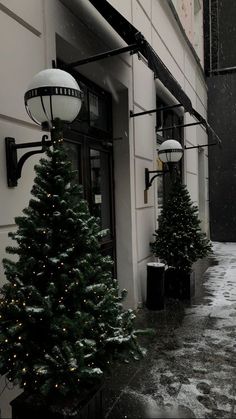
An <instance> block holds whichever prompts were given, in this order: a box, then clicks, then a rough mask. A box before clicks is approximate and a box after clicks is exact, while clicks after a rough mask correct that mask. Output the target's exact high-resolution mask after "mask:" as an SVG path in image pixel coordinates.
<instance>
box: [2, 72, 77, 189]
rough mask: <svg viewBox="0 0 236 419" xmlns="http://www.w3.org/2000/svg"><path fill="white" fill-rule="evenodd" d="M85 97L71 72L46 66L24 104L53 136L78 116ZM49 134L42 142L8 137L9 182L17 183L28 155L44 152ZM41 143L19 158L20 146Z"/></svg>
mask: <svg viewBox="0 0 236 419" xmlns="http://www.w3.org/2000/svg"><path fill="white" fill-rule="evenodd" d="M82 97H83V94H82V92H81V90H80V87H79V85H78V83H77V82H76V80H75V79H74V78H73V77H72V76H71V75H70V74H69V73H67V72H66V71H63V70H59V69H55V68H53V69H47V70H43V71H40V72H39V73H38V74H36V75H35V76H34V77H33V79H32V82H31V83H30V85H29V88H28V90H27V92H26V93H25V107H26V111H27V113H28V115H29V116H30V118H31V119H32V120H33V121H34V122H35V123H36V124H38V125H41V126H42V129H43V130H47V131H50V133H51V140H53V138H54V137H55V136H58V135H59V133H60V130H61V129H62V126H63V124H64V123H70V122H72V121H73V120H74V119H75V118H76V117H77V115H78V113H79V111H80V109H81V104H82ZM47 138H48V137H47V136H45V135H44V136H43V137H42V141H41V142H35V143H34V142H33V143H20V144H16V143H15V139H14V138H9V137H7V138H6V139H5V143H6V160H7V183H8V186H10V187H12V186H17V180H18V179H19V178H20V177H21V169H22V166H23V164H24V162H25V161H26V160H27V158H28V157H30V156H32V155H33V154H37V153H42V152H44V151H45V147H47V146H50V145H51V141H46V139H47ZM39 146H41V150H35V151H30V152H28V153H26V154H24V155H23V156H22V157H21V158H20V160H19V161H18V158H17V150H18V149H20V148H29V147H39Z"/></svg>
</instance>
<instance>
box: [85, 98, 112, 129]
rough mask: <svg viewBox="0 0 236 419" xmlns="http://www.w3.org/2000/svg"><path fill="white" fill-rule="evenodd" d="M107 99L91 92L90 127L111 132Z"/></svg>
mask: <svg viewBox="0 0 236 419" xmlns="http://www.w3.org/2000/svg"><path fill="white" fill-rule="evenodd" d="M107 105H108V104H107V102H106V100H105V97H103V96H100V95H97V94H96V93H93V92H89V117H90V126H91V127H93V128H98V129H100V130H103V131H109V121H108V112H107Z"/></svg>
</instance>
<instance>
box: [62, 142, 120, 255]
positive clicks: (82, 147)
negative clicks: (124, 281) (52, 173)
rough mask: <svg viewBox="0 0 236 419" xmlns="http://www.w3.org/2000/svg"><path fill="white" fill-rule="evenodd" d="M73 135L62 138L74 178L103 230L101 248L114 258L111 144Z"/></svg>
mask: <svg viewBox="0 0 236 419" xmlns="http://www.w3.org/2000/svg"><path fill="white" fill-rule="evenodd" d="M73 137H75V135H73ZM76 137H77V138H76V140H75V138H64V143H65V148H66V152H67V156H68V158H69V159H70V160H71V162H72V167H73V169H74V170H75V171H76V172H77V175H76V180H77V181H78V183H79V184H81V185H82V186H83V191H84V197H85V199H86V200H87V202H88V205H89V209H90V212H91V214H92V215H94V216H95V217H96V218H97V219H98V222H99V224H100V226H101V229H102V230H106V234H105V235H104V237H103V239H102V243H101V244H102V252H103V253H104V255H110V256H112V258H113V260H115V229H114V204H113V202H114V199H113V170H112V161H113V158H112V147H106V146H105V145H103V144H101V142H100V141H98V140H96V139H94V138H91V137H87V136H85V135H79V134H77V135H76Z"/></svg>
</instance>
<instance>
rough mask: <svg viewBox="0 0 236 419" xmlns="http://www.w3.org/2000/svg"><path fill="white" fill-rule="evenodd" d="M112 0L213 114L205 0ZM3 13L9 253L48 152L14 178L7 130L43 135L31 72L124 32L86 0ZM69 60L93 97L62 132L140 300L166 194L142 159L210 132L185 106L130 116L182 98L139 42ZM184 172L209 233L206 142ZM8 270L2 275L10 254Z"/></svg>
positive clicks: (133, 299)
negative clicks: (30, 100) (33, 115)
mask: <svg viewBox="0 0 236 419" xmlns="http://www.w3.org/2000/svg"><path fill="white" fill-rule="evenodd" d="M98 3H99V2H98ZM100 3H107V2H106V1H105V0H103V1H102V2H100ZM109 3H110V5H111V6H113V8H114V10H116V11H118V12H119V13H120V14H121V15H122V16H123V17H125V19H126V20H127V21H128V22H130V23H131V24H132V25H133V26H134V27H135V28H137V30H138V31H140V32H141V33H142V35H143V36H144V37H145V39H146V40H147V41H148V43H149V44H150V45H151V47H152V48H153V50H155V52H156V53H157V54H158V56H159V58H160V59H161V61H162V62H163V63H164V65H165V67H166V68H167V69H168V71H169V73H170V74H171V75H172V77H173V78H174V79H175V80H176V82H177V83H178V86H180V87H181V89H182V91H183V92H184V93H185V94H186V95H187V97H188V98H189V99H190V100H191V102H192V105H193V107H194V109H196V110H197V112H199V114H201V116H202V117H203V118H206V117H207V86H206V82H205V78H204V73H203V69H202V67H203V29H202V24H203V20H202V16H203V10H202V0H201V1H200V0H196V1H194V0H191V1H189V0H186V1H184V0H183V1H182V0H181V1H179V0H173V1H171V0H166V1H163V0H110V1H109ZM0 19H1V25H0V27H1V33H2V36H1V40H0V42H1V51H2V64H1V68H0V74H1V83H0V89H1V103H0V107H1V110H0V120H1V137H2V138H1V141H0V158H1V165H0V171H1V176H0V190H1V211H0V233H1V240H0V256H1V259H2V258H3V257H4V256H5V248H6V246H7V245H8V244H9V243H10V239H9V238H8V232H9V231H12V230H14V228H15V224H14V218H15V217H16V216H17V215H19V214H20V213H21V211H22V209H23V208H24V207H26V206H27V204H28V201H29V199H30V190H31V187H32V184H33V179H34V165H35V163H36V162H37V161H38V159H39V158H40V155H35V156H33V157H31V158H30V159H28V160H27V162H26V163H25V165H24V166H23V170H22V177H21V178H20V179H19V181H18V186H17V187H14V188H10V187H8V186H7V180H6V158H5V143H4V138H5V137H14V138H15V139H16V142H17V143H20V142H26V141H39V140H40V139H41V137H42V132H41V131H40V129H39V128H38V127H37V126H36V125H35V124H34V123H32V121H31V120H30V119H29V117H28V115H27V114H26V111H25V108H24V101H23V96H24V93H25V91H26V89H27V87H28V85H29V83H30V81H31V79H32V77H33V76H34V75H35V74H36V73H37V72H39V71H40V70H43V69H45V68H51V67H52V65H53V62H54V63H56V65H57V66H58V67H61V68H65V65H66V64H69V63H72V62H75V61H77V60H80V59H83V58H87V57H90V56H92V55H95V54H98V53H102V52H105V51H107V50H113V49H115V48H120V47H123V46H126V45H127V43H126V42H125V41H124V39H122V37H121V36H120V35H119V34H118V33H117V31H116V30H115V29H114V28H113V27H112V26H111V25H110V23H108V21H107V19H105V18H104V16H103V15H102V13H101V12H99V10H98V9H97V8H96V7H94V4H93V2H92V1H89V0H61V1H60V0H50V1H48V0H21V1H20V2H19V1H18V0H11V1H10V2H9V1H8V0H2V1H0ZM6 40H7V42H6ZM71 72H72V74H73V75H74V77H75V78H76V79H77V80H78V83H79V84H80V86H81V88H82V89H83V91H84V94H85V99H84V104H83V108H82V111H81V113H80V114H79V116H78V118H77V119H76V121H75V122H74V123H73V124H71V126H70V127H69V129H68V130H67V131H66V132H65V135H64V139H65V147H66V148H67V150H68V154H69V156H70V158H71V160H72V163H73V166H74V167H75V168H76V169H77V170H78V182H79V183H82V184H83V186H84V194H85V197H86V198H87V199H88V202H89V206H90V209H91V212H92V213H93V214H95V215H97V216H99V217H100V218H101V225H102V227H103V228H108V229H109V231H110V232H109V234H108V235H107V236H106V238H105V240H104V243H103V244H102V249H103V252H104V253H105V254H110V255H112V256H113V258H114V261H115V269H114V270H115V274H116V276H117V278H118V281H119V284H120V287H121V288H126V289H127V290H128V297H127V300H126V303H125V304H126V306H128V307H133V308H137V307H138V306H139V305H142V304H143V303H144V302H145V292H146V265H147V263H148V262H149V261H150V260H152V255H151V253H150V246H149V243H150V242H151V241H152V238H153V233H154V230H155V229H156V228H157V226H158V215H159V211H160V208H161V205H162V200H163V197H162V194H163V185H162V184H161V182H160V181H158V180H156V181H155V182H154V183H153V185H152V186H151V187H150V188H149V190H148V191H146V192H145V191H144V190H145V176H144V173H145V168H148V169H149V170H156V169H158V168H159V166H160V162H158V161H157V148H158V143H160V142H162V141H163V137H164V138H170V137H172V138H176V139H178V140H179V141H181V143H182V145H183V146H187V147H191V146H192V147H194V146H199V145H204V144H206V143H207V133H206V130H205V129H204V127H203V126H201V125H196V126H188V127H180V128H175V127H173V125H174V126H176V125H184V124H188V123H192V122H195V119H194V118H193V117H192V116H191V115H190V114H189V113H186V112H184V109H183V107H178V108H176V109H175V108H174V109H171V110H170V109H169V110H168V111H165V110H163V109H162V110H161V111H159V112H153V113H150V114H145V115H141V116H139V117H132V116H131V114H130V111H132V112H133V113H138V112H144V111H148V110H150V109H155V108H157V107H159V108H163V107H165V106H167V105H168V106H172V105H175V104H178V103H179V101H178V99H176V97H174V95H173V92H172V93H171V92H170V91H169V89H168V88H167V86H166V85H165V83H163V80H162V81H160V80H159V79H158V78H156V77H154V73H153V71H152V69H150V68H149V66H148V65H147V60H146V59H145V57H143V56H142V54H140V53H135V54H130V53H125V54H122V55H117V56H114V57H110V58H106V59H104V60H99V61H94V62H91V63H88V64H85V65H80V66H75V67H74V68H73V69H71ZM168 126H172V129H171V130H169V131H168V133H167V134H166V135H164V134H163V132H162V131H161V128H163V127H168ZM157 139H158V141H157ZM18 154H19V156H20V155H21V154H22V153H21V151H19V152H18ZM182 177H183V182H184V183H185V184H186V185H187V186H188V189H189V192H190V194H191V198H192V200H193V202H194V203H196V204H197V205H198V207H199V217H200V219H201V222H202V228H203V230H204V231H205V232H206V233H207V234H209V211H208V205H209V200H208V148H207V147H202V148H197V149H190V150H186V151H185V152H184V157H183V159H182ZM164 192H165V185H164ZM0 278H1V283H3V282H4V280H5V279H4V272H3V267H2V264H1V269H0ZM14 395H15V393H14ZM11 398H13V392H4V397H2V401H1V404H2V405H1V409H2V416H3V417H10V416H9V414H10V413H9V412H10V410H9V409H10V408H9V405H8V402H9V401H10V399H11ZM7 415H8V416H7Z"/></svg>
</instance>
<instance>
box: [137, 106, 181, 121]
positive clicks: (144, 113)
mask: <svg viewBox="0 0 236 419" xmlns="http://www.w3.org/2000/svg"><path fill="white" fill-rule="evenodd" d="M181 106H183V105H182V104H181V103H178V104H177V105H171V106H162V107H161V108H155V109H150V110H149V111H143V112H138V113H133V111H130V118H135V117H136V116H141V115H148V114H150V113H154V112H159V111H166V110H168V109H174V108H180V107H181Z"/></svg>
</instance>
